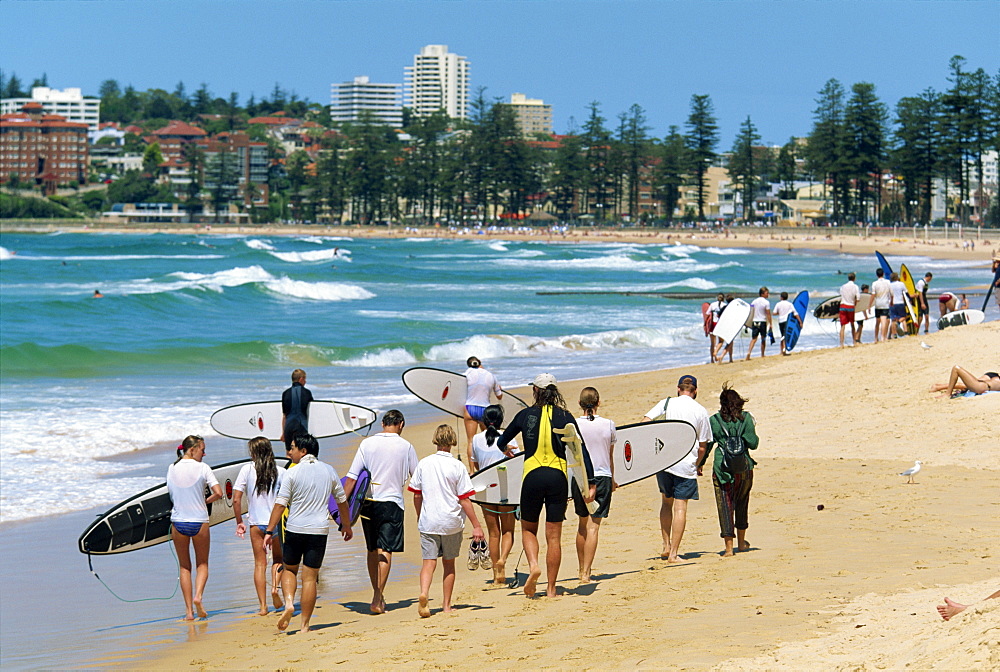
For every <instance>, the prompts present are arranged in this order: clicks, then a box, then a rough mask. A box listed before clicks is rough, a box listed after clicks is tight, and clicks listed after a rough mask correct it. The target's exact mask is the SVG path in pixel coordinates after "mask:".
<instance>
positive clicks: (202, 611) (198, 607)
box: [193, 598, 208, 618]
mask: <svg viewBox="0 0 1000 672" xmlns="http://www.w3.org/2000/svg"><path fill="white" fill-rule="evenodd" d="M193 602H194V609H195V611H197V612H198V618H208V612H207V611H205V607H203V606H201V600H200V599H198V598H195V599H194V600H193Z"/></svg>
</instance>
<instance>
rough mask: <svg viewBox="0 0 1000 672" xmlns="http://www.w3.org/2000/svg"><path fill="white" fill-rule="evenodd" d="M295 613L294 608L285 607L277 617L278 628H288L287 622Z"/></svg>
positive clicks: (289, 621)
mask: <svg viewBox="0 0 1000 672" xmlns="http://www.w3.org/2000/svg"><path fill="white" fill-rule="evenodd" d="M294 615H295V609H294V608H293V609H288V608H286V609H285V610H284V611H283V612H281V618H279V619H278V630H280V631H281V632H284V631H285V630H287V629H288V624H289V623H291V622H292V616H294Z"/></svg>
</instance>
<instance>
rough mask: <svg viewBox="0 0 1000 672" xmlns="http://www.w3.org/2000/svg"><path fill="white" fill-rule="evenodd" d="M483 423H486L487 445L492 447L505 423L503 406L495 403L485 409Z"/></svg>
mask: <svg viewBox="0 0 1000 672" xmlns="http://www.w3.org/2000/svg"><path fill="white" fill-rule="evenodd" d="M483 424H484V425H486V445H487V446H490V447H492V446H493V444H494V443H496V442H497V438H498V437H499V436H500V425H502V424H503V406H500V405H499V404H493V405H492V406H487V407H486V408H484V409H483Z"/></svg>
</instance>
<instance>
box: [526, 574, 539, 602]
mask: <svg viewBox="0 0 1000 672" xmlns="http://www.w3.org/2000/svg"><path fill="white" fill-rule="evenodd" d="M541 575H542V570H540V569H534V570H532V571H531V573H529V574H528V579H527V580H526V581H525V582H524V594H525V595H527V596H528V597H534V596H535V588H537V587H538V577H539V576H541Z"/></svg>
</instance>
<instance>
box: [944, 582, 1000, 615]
mask: <svg viewBox="0 0 1000 672" xmlns="http://www.w3.org/2000/svg"><path fill="white" fill-rule="evenodd" d="M998 597H1000V590H998V591H997V592H995V593H993V594H992V595H987V596H986V597H985V598H983V601H984V602H985V601H986V600H995V599H997V598H998ZM968 608H969V605H967V604H959V603H958V602H955V601H954V600H949V599H948V598H947V597H946V598H944V604H939V605H938V606H937V611H938V613H939V614H941V618H943V619H944V620H946V621H950V620H951V619H952V617H954V616H955V615H956V614H960V613H962V612H963V611H965V610H966V609H968Z"/></svg>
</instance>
